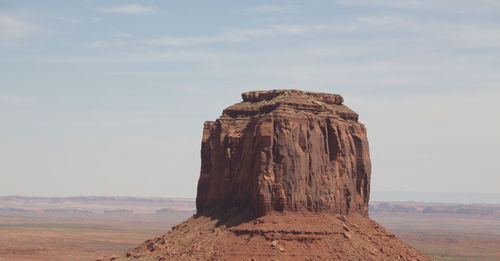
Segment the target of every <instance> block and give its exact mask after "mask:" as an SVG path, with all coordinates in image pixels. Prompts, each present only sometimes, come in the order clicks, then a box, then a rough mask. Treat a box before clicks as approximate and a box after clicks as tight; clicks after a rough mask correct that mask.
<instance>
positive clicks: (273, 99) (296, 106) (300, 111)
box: [222, 90, 358, 121]
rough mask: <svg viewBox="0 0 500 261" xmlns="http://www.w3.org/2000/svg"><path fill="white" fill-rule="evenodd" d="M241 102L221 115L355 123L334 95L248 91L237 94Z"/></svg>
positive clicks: (288, 91)
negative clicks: (241, 99) (299, 118)
mask: <svg viewBox="0 0 500 261" xmlns="http://www.w3.org/2000/svg"><path fill="white" fill-rule="evenodd" d="M241 96H242V98H243V102H240V103H237V104H235V105H233V106H230V107H228V108H227V109H225V110H224V112H223V117H222V118H224V116H226V117H227V116H229V117H230V118H248V117H253V116H257V115H263V114H270V113H274V114H276V115H277V114H279V115H282V116H283V115H294V116H312V115H314V116H320V117H329V118H338V119H341V120H350V121H357V120H358V114H357V113H356V112H354V111H352V110H351V109H349V108H348V107H347V106H345V105H343V104H342V103H343V102H344V98H343V97H342V96H341V95H338V94H330V93H320V92H307V91H300V90H269V91H251V92H245V93H243V94H241Z"/></svg>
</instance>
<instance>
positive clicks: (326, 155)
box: [196, 90, 371, 216]
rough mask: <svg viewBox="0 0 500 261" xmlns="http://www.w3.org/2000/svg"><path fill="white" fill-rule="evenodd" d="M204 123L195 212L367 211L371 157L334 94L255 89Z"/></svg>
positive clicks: (362, 132)
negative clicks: (216, 117) (212, 119)
mask: <svg viewBox="0 0 500 261" xmlns="http://www.w3.org/2000/svg"><path fill="white" fill-rule="evenodd" d="M242 97H243V101H242V102H240V103H237V104H235V105H233V106H230V107H228V108H226V109H225V110H224V112H223V113H222V116H221V117H219V119H217V120H216V121H208V122H205V126H204V130H203V139H202V148H201V160H202V165H201V173H200V178H199V182H198V195H197V198H196V206H197V211H198V214H209V213H214V212H217V211H219V212H220V211H226V212H227V211H235V210H245V211H249V212H251V213H253V214H254V215H256V216H263V215H265V214H267V213H269V212H270V211H280V212H282V211H292V212H329V213H337V214H350V213H354V212H355V213H358V214H361V215H363V216H368V200H369V194H370V193H369V192H370V169H371V167H370V155H369V150H368V140H367V137H366V129H365V127H364V125H363V124H361V123H359V122H358V114H357V113H355V112H354V111H352V110H351V109H349V108H348V107H346V106H345V105H343V104H342V103H343V98H342V96H340V95H336V94H327V93H315V92H304V91H299V90H271V91H255V92H246V93H243V94H242Z"/></svg>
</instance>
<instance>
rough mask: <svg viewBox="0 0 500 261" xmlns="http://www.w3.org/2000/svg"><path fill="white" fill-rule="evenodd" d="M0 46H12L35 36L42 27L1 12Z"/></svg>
mask: <svg viewBox="0 0 500 261" xmlns="http://www.w3.org/2000/svg"><path fill="white" fill-rule="evenodd" d="M0 32H2V33H0V45H11V44H14V43H15V42H16V41H17V40H19V39H23V38H28V37H31V36H34V35H36V34H38V33H40V32H41V29H40V27H38V26H36V25H34V24H31V23H28V22H25V21H23V20H20V19H17V18H15V17H13V16H10V15H7V14H5V13H2V12H0Z"/></svg>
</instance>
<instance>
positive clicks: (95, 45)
mask: <svg viewBox="0 0 500 261" xmlns="http://www.w3.org/2000/svg"><path fill="white" fill-rule="evenodd" d="M126 45H128V43H127V42H125V41H112V42H106V41H94V42H90V43H86V44H84V46H86V47H90V48H109V47H119V46H126Z"/></svg>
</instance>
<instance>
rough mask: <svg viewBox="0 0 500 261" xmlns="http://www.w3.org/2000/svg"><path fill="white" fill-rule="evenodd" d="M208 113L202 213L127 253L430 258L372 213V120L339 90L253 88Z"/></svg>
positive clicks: (134, 256)
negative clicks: (361, 116) (214, 115)
mask: <svg viewBox="0 0 500 261" xmlns="http://www.w3.org/2000/svg"><path fill="white" fill-rule="evenodd" d="M242 97H243V101H242V102H240V103H237V104H235V105H233V106H230V107H228V108H226V109H225V110H224V112H223V113H222V116H221V117H220V118H219V119H217V120H216V121H207V122H205V126H204V129H203V138H202V144H201V172H200V178H199V181H198V194H197V197H196V208H197V213H196V215H194V216H193V217H191V218H189V219H188V220H186V221H184V222H183V223H181V224H179V225H177V226H175V227H173V228H172V230H171V231H169V232H168V233H167V234H165V235H163V236H161V237H158V238H155V239H152V240H148V241H146V242H145V243H143V244H142V245H141V246H139V247H137V248H136V249H133V250H131V251H129V252H127V253H126V255H125V256H124V257H120V258H118V259H124V260H129V259H130V260H430V259H429V258H428V257H426V256H425V255H424V254H422V253H421V252H419V251H418V250H416V249H414V248H413V247H411V246H409V245H407V244H405V243H404V242H402V241H401V240H399V239H398V238H397V237H395V235H394V234H392V233H390V232H389V231H387V230H386V229H385V228H384V227H382V226H381V225H379V224H377V223H376V222H374V221H372V220H371V219H370V218H369V216H368V201H369V196H370V174H371V163H370V154H369V149H368V140H367V136H366V128H365V126H364V125H363V124H361V123H359V122H358V114H357V113H356V112H354V111H352V110H351V109H349V108H348V107H346V106H345V105H343V98H342V96H340V95H336V94H327V93H315V92H305V91H299V90H271V91H253V92H246V93H243V94H242Z"/></svg>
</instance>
